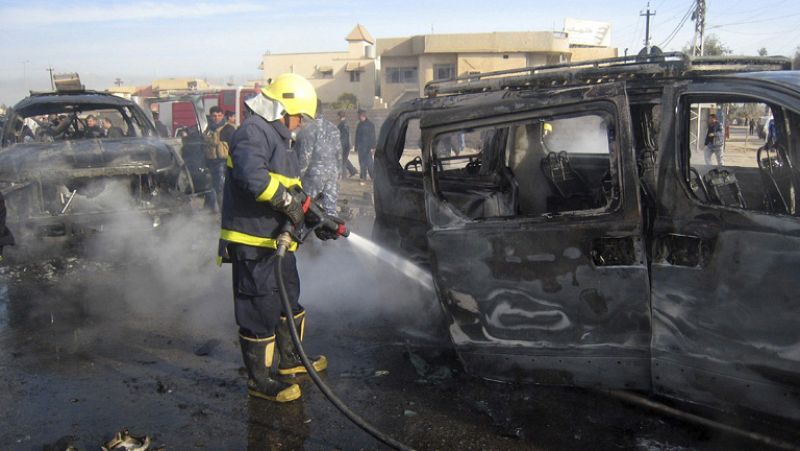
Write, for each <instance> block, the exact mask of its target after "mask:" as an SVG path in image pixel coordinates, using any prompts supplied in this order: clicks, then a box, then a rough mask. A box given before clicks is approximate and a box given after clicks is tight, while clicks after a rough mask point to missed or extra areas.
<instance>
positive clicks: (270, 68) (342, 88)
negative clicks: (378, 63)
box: [262, 46, 375, 107]
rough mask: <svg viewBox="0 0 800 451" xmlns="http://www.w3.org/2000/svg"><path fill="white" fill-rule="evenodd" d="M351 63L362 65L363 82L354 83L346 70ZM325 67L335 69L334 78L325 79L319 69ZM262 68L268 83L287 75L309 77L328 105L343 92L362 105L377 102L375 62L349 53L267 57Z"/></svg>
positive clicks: (293, 54) (265, 56) (295, 54)
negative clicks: (351, 95)
mask: <svg viewBox="0 0 800 451" xmlns="http://www.w3.org/2000/svg"><path fill="white" fill-rule="evenodd" d="M362 50H363V46H362ZM348 62H359V63H361V67H362V68H363V70H362V71H361V79H360V81H358V82H351V81H350V73H349V72H347V71H346V70H345V67H346V65H347V63H348ZM323 66H329V67H331V68H333V77H326V76H323V74H322V73H320V72H319V71H318V70H317V68H318V67H323ZM262 69H263V74H264V75H263V77H264V80H268V79H270V78H275V77H277V76H278V75H280V74H282V73H286V72H293V73H296V74H298V75H302V76H303V77H306V78H307V79H308V80H309V81H310V82H311V84H312V85H314V88H315V89H316V90H317V95H318V96H319V98H320V99H321V100H322V102H324V103H330V102H333V101H335V100H336V99H337V98H338V97H339V96H340V95H341V94H343V93H351V94H355V96H356V97H357V98H358V102H359V104H360V105H366V106H370V107H371V106H372V104H373V102H374V97H375V60H372V59H365V58H352V57H351V56H350V53H348V52H325V53H291V54H280V55H264V57H263V62H262Z"/></svg>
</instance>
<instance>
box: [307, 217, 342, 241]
mask: <svg viewBox="0 0 800 451" xmlns="http://www.w3.org/2000/svg"><path fill="white" fill-rule="evenodd" d="M327 219H330V220H331V221H332V222H333V223H335V224H336V226H337V227H336V228H335V229H333V228H331V227H329V226H326V225H322V226H321V227H317V228H316V229H314V233H315V234H316V235H317V238H319V239H320V240H322V241H325V240H335V239H337V238H339V236H341V233H340V231H339V230H340V228H339V227H338V226H339V225H341V224H344V221H342V220H341V219H339V218H337V217H336V216H333V215H329V216H328V218H327Z"/></svg>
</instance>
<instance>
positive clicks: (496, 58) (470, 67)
mask: <svg viewBox="0 0 800 451" xmlns="http://www.w3.org/2000/svg"><path fill="white" fill-rule="evenodd" d="M505 56H507V57H508V58H504V57H505ZM527 64H528V54H527V53H461V54H459V55H458V68H457V70H458V75H460V76H461V75H467V74H468V72H470V71H478V72H491V71H495V70H506V69H516V68H519V67H525V66H527Z"/></svg>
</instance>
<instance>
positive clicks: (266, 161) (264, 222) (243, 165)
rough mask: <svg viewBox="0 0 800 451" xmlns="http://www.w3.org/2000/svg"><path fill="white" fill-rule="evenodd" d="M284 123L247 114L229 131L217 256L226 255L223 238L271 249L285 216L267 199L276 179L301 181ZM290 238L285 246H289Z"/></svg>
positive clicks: (285, 182)
mask: <svg viewBox="0 0 800 451" xmlns="http://www.w3.org/2000/svg"><path fill="white" fill-rule="evenodd" d="M289 138H290V133H289V130H288V129H287V128H286V126H284V125H283V123H281V122H278V121H275V122H267V121H265V120H264V119H263V118H262V117H260V116H258V115H255V114H254V115H251V116H250V117H249V118H247V119H246V120H245V121H244V123H242V126H241V127H239V129H238V130H236V132H235V133H234V135H233V138H232V139H231V149H230V156H229V158H228V163H227V165H228V169H227V177H226V178H225V188H224V191H223V198H222V231H221V232H220V248H219V250H220V257H221V260H222V261H226V260H227V245H228V243H239V244H246V245H248V246H252V247H258V248H270V249H275V247H276V243H275V238H276V237H277V236H278V235H279V234H280V233H281V229H282V227H283V225H284V223H285V222H286V221H287V218H286V216H285V215H284V214H283V213H280V212H277V211H275V210H273V209H272V207H271V205H270V200H271V199H272V197H273V196H274V195H275V193H276V192H277V190H278V187H279V185H283V186H284V187H287V188H288V187H290V186H295V185H300V169H299V165H298V163H297V155H296V153H295V152H294V151H293V150H291V149H290V148H289ZM296 248H297V244H296V243H294V244H293V245H292V246H291V247H290V248H289V250H290V251H294V250H295V249H296Z"/></svg>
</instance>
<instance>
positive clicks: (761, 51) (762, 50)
mask: <svg viewBox="0 0 800 451" xmlns="http://www.w3.org/2000/svg"><path fill="white" fill-rule="evenodd" d="M767 55H769V53H767V48H766V47H761V48H760V49H758V56H767Z"/></svg>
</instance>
